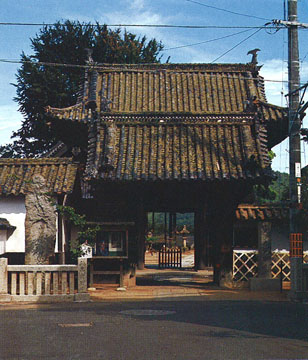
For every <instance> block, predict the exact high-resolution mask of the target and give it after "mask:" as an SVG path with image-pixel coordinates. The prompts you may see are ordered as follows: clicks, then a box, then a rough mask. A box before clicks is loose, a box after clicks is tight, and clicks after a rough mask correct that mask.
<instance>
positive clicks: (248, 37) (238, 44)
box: [211, 29, 261, 64]
mask: <svg viewBox="0 0 308 360" xmlns="http://www.w3.org/2000/svg"><path fill="white" fill-rule="evenodd" d="M259 31H261V29H258V30H257V31H255V32H254V33H253V34H250V35H249V36H247V37H246V38H245V39H243V40H241V41H240V42H239V43H237V44H236V45H235V46H233V47H232V48H231V49H229V50H227V51H226V52H224V53H223V54H222V55H220V56H218V57H217V58H216V59H215V60H213V61H212V62H211V64H213V63H214V62H216V61H217V60H219V59H221V58H222V57H223V56H225V55H227V54H228V53H229V52H231V51H232V50H234V49H235V48H237V47H238V46H240V45H241V44H243V42H245V41H247V40H248V39H250V38H251V37H252V36H254V35H256V34H257V33H258V32H259Z"/></svg>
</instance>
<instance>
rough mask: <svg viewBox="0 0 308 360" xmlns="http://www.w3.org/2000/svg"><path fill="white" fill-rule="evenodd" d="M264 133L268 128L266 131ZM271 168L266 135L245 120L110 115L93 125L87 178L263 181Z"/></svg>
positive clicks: (243, 118)
mask: <svg viewBox="0 0 308 360" xmlns="http://www.w3.org/2000/svg"><path fill="white" fill-rule="evenodd" d="M263 130H264V129H263ZM268 165H269V159H268V155H267V147H266V131H262V126H261V127H260V129H259V130H258V135H256V128H255V120H254V116H253V114H250V115H248V114H247V115H246V117H244V116H236V115H233V116H208V117H207V116H193V115H191V116H186V117H185V122H183V121H182V119H181V116H178V117H175V116H170V117H168V116H165V117H164V116H155V115H153V116H152V117H146V118H144V117H143V115H140V116H139V117H138V116H136V115H135V116H130V115H127V117H125V116H121V115H114V116H107V115H106V116H105V117H103V118H102V119H101V121H100V122H97V123H95V124H93V125H92V126H91V130H90V138H89V148H88V159H87V166H86V170H85V178H86V179H91V178H92V179H93V178H100V179H104V180H118V181H132V180H133V181H136V180H137V181H138V180H141V181H142V180H152V181H154V180H178V181H181V180H216V179H217V180H223V179H225V180H228V179H247V178H254V179H255V178H258V177H260V176H263V175H264V172H263V171H264V170H265V168H266V167H267V166H268Z"/></svg>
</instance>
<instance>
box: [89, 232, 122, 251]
mask: <svg viewBox="0 0 308 360" xmlns="http://www.w3.org/2000/svg"><path fill="white" fill-rule="evenodd" d="M127 239H128V235H127V231H100V232H99V233H98V234H97V238H96V254H95V255H96V256H127Z"/></svg>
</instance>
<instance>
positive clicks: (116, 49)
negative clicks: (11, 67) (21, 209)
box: [0, 21, 163, 157]
mask: <svg viewBox="0 0 308 360" xmlns="http://www.w3.org/2000/svg"><path fill="white" fill-rule="evenodd" d="M31 47H32V50H33V55H26V54H25V53H22V54H21V61H22V62H23V63H22V65H21V67H20V69H19V70H18V72H17V84H16V85H15V86H16V89H17V95H16V97H15V100H16V101H17V102H18V104H19V110H20V111H21V113H22V114H23V116H24V120H23V123H22V126H21V128H20V129H19V130H18V131H16V132H14V133H13V136H12V137H13V138H16V140H15V141H14V142H13V144H10V145H8V146H5V147H0V156H2V157H4V156H6V157H8V156H35V155H38V154H41V153H44V151H47V150H48V149H50V147H51V146H52V145H53V144H54V143H55V142H56V141H57V138H58V135H59V134H57V131H56V130H55V129H52V127H50V126H48V124H49V122H50V118H49V117H48V115H47V114H46V111H45V107H46V106H48V105H50V106H53V107H60V108H61V107H67V106H70V105H73V104H75V103H76V99H77V94H78V91H79V89H80V84H81V81H82V79H83V73H84V69H82V68H78V67H77V68H76V67H75V68H74V67H69V66H52V65H46V64H40V63H56V64H73V65H85V64H86V60H87V50H86V49H91V50H92V51H93V53H92V57H93V60H94V61H95V62H98V63H109V64H113V63H155V62H159V61H160V58H159V53H160V51H161V50H162V49H163V46H162V44H161V43H160V42H157V41H156V40H155V39H152V40H150V41H147V39H146V37H145V36H144V37H137V36H136V35H134V34H132V33H130V32H127V31H125V32H124V33H121V31H120V29H116V30H110V29H108V28H107V26H106V25H103V26H102V25H99V24H96V25H95V26H91V25H90V24H82V23H80V22H70V21H66V22H65V23H64V24H60V23H57V24H55V25H54V26H45V27H43V28H42V29H41V30H40V31H39V33H38V34H37V35H36V36H35V37H34V38H33V39H31Z"/></svg>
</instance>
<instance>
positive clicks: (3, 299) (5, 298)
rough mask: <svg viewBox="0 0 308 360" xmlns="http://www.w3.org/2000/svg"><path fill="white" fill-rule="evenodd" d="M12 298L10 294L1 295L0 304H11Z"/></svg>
mask: <svg viewBox="0 0 308 360" xmlns="http://www.w3.org/2000/svg"><path fill="white" fill-rule="evenodd" d="M11 301H12V297H11V295H9V294H0V302H11Z"/></svg>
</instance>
